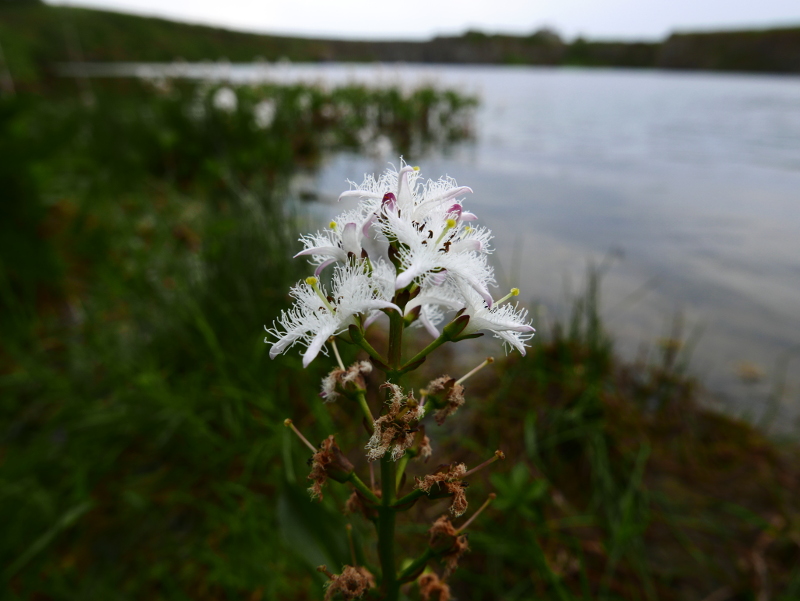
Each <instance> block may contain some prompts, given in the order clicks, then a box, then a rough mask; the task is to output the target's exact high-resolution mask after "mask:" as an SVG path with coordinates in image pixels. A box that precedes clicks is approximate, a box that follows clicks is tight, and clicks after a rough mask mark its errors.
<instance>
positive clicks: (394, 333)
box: [378, 312, 405, 601]
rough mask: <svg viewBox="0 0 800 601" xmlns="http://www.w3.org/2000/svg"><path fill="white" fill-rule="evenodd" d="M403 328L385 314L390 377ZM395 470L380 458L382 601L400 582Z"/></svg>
mask: <svg viewBox="0 0 800 601" xmlns="http://www.w3.org/2000/svg"><path fill="white" fill-rule="evenodd" d="M404 325H405V324H404V321H403V315H402V314H400V313H395V312H392V313H390V314H389V357H388V359H389V369H390V370H391V371H390V374H391V375H393V376H394V375H396V374H397V372H398V370H399V368H400V362H401V360H402V357H401V355H402V349H403V327H404ZM387 375H389V374H387ZM397 375H399V374H397ZM395 384H399V382H395ZM387 394H389V393H388V391H387ZM396 470H397V464H396V463H395V462H394V460H393V459H392V454H391V453H390V452H387V453H386V454H384V456H383V457H382V458H381V507H380V509H379V510H378V556H379V557H380V560H381V586H382V587H383V592H384V594H385V596H384V598H383V599H384V601H397V599H398V596H399V594H400V582H399V581H398V580H397V569H396V567H395V558H394V526H395V510H394V509H393V508H392V505H393V504H394V502H395V499H396V487H397V473H396Z"/></svg>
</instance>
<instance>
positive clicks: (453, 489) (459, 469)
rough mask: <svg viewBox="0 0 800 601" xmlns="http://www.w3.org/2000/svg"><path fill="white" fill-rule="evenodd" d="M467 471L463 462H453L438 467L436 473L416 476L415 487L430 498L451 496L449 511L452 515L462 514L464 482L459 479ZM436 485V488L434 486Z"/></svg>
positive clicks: (465, 502) (465, 503)
mask: <svg viewBox="0 0 800 601" xmlns="http://www.w3.org/2000/svg"><path fill="white" fill-rule="evenodd" d="M466 473H467V466H466V465H464V464H463V463H454V464H453V465H446V466H443V467H442V468H440V469H439V470H438V471H437V472H436V473H433V474H429V475H427V476H424V477H423V478H417V485H416V487H417V488H419V489H420V490H423V491H425V492H427V493H428V496H429V497H430V498H432V499H438V498H442V497H447V496H451V495H452V497H453V500H452V501H451V502H450V513H452V514H453V516H454V517H458V516H460V515H462V514H463V513H464V512H465V511H466V510H467V494H466V484H465V483H464V482H462V481H461V479H462V478H463V477H464V474H466ZM434 485H437V488H434Z"/></svg>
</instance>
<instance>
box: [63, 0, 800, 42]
mask: <svg viewBox="0 0 800 601" xmlns="http://www.w3.org/2000/svg"><path fill="white" fill-rule="evenodd" d="M53 3H54V4H70V5H73V6H78V5H80V6H90V7H95V8H103V9H107V10H118V11H123V12H129V13H137V14H146V15H157V16H162V17H166V18H170V19H175V20H180V21H189V22H193V23H206V24H211V25H216V26H220V27H227V28H230V29H241V30H247V31H257V32H264V33H276V34H284V35H294V34H301V35H309V36H314V37H336V38H350V39H387V38H391V39H427V38H430V37H433V36H434V35H441V34H460V33H463V32H464V31H466V30H467V29H477V30H480V31H485V32H489V33H494V32H503V33H517V34H520V33H530V32H531V31H534V30H536V29H539V28H541V27H544V26H547V27H551V28H554V29H556V30H557V31H558V32H559V33H561V34H562V35H563V36H564V37H566V38H573V37H575V36H577V35H584V36H586V37H590V38H604V39H607V38H616V39H655V38H661V37H664V36H665V35H667V34H668V33H669V32H671V31H675V30H708V29H731V28H739V27H745V28H753V27H766V26H775V25H791V24H794V25H800V0H528V1H525V0H405V1H402V2H391V3H389V2H379V1H377V0H282V1H280V2H276V1H274V0H273V1H268V0H224V1H220V0H213V1H212V0H87V1H73V0H70V1H69V2H65V1H64V0H57V1H56V2H53Z"/></svg>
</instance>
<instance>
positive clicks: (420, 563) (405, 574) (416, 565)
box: [397, 547, 433, 584]
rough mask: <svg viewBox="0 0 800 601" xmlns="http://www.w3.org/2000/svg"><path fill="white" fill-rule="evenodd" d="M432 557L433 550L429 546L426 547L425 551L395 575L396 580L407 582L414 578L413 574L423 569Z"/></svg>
mask: <svg viewBox="0 0 800 601" xmlns="http://www.w3.org/2000/svg"><path fill="white" fill-rule="evenodd" d="M432 557H433V551H431V548H430V547H428V548H427V549H425V551H424V552H423V553H422V555H420V556H419V557H417V558H416V559H415V560H414V561H412V562H411V563H410V564H408V565H407V566H406V569H405V570H403V571H402V572H400V574H398V576H397V580H398V581H399V582H400V583H401V584H402V583H404V582H409V581H410V580H412V579H413V578H414V576H415V575H416V574H417V573H418V572H420V571H422V570H424V569H425V565H426V564H427V563H428V562H429V561H430V560H431V558H432Z"/></svg>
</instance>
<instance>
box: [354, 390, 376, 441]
mask: <svg viewBox="0 0 800 601" xmlns="http://www.w3.org/2000/svg"><path fill="white" fill-rule="evenodd" d="M356 397H357V398H358V406H359V407H361V411H362V412H363V413H364V417H365V418H366V420H367V429H368V430H369V431H370V433H372V431H373V430H374V429H375V426H374V423H375V418H374V417H372V411H370V410H369V405H368V404H367V397H366V396H365V395H364V391H363V390H359V391H358V392H357V393H356Z"/></svg>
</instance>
